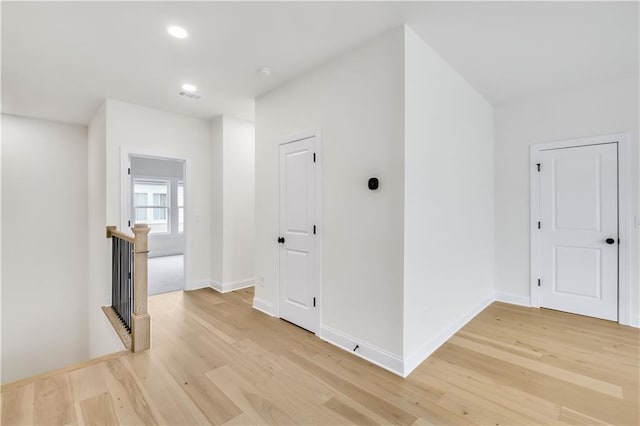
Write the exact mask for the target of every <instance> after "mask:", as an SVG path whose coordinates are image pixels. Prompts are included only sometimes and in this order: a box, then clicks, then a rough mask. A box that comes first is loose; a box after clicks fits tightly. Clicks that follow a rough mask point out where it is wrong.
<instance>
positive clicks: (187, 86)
mask: <svg viewBox="0 0 640 426" xmlns="http://www.w3.org/2000/svg"><path fill="white" fill-rule="evenodd" d="M197 89H198V88H197V87H196V86H194V85H193V84H188V83H185V84H183V85H182V90H184V91H185V92H195V91H196V90H197Z"/></svg>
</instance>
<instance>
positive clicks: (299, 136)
mask: <svg viewBox="0 0 640 426" xmlns="http://www.w3.org/2000/svg"><path fill="white" fill-rule="evenodd" d="M313 137H315V138H316V218H317V219H316V221H317V224H316V239H315V241H316V253H317V254H316V261H317V264H316V274H317V276H316V278H317V280H316V286H317V293H318V297H317V299H316V307H317V309H318V328H317V330H318V331H317V333H316V334H317V335H319V334H320V330H321V328H322V234H323V227H322V225H323V220H322V135H321V132H320V129H314V130H305V131H302V132H298V133H294V134H291V135H289V136H287V137H285V138H283V139H282V141H281V142H280V143H279V144H278V149H277V150H276V152H275V155H276V164H278V173H276V181H277V186H276V187H277V188H280V146H281V145H285V144H288V143H291V142H297V141H301V140H304V139H309V138H313ZM279 209H280V192H279V190H278V214H276V215H275V220H276V223H275V229H277V230H278V232H280V211H279ZM277 237H278V236H277V235H276V236H274V239H273V241H274V250H277V251H278V256H277V259H278V261H277V262H276V285H275V286H274V287H275V298H274V300H275V303H274V309H273V311H274V312H273V314H274V315H275V316H276V317H277V318H280V248H279V247H278V246H279V244H275V241H276V238H277Z"/></svg>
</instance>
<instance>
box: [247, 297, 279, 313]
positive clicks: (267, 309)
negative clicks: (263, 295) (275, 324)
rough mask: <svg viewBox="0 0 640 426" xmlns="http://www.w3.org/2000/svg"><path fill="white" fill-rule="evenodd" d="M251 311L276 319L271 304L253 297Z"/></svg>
mask: <svg viewBox="0 0 640 426" xmlns="http://www.w3.org/2000/svg"><path fill="white" fill-rule="evenodd" d="M253 309H256V310H258V311H260V312H263V313H265V314H267V315H269V316H272V317H277V315H276V314H275V310H274V309H273V304H271V303H269V302H267V301H265V300H262V299H259V298H257V297H255V296H254V297H253Z"/></svg>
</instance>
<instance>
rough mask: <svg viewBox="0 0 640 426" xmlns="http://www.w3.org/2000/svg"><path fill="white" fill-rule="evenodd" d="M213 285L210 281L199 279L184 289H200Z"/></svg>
mask: <svg viewBox="0 0 640 426" xmlns="http://www.w3.org/2000/svg"><path fill="white" fill-rule="evenodd" d="M206 287H211V282H210V281H197V282H195V283H191V284H189V285H188V286H185V288H184V291H191V290H200V289H201V288H206Z"/></svg>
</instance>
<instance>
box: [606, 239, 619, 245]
mask: <svg viewBox="0 0 640 426" xmlns="http://www.w3.org/2000/svg"><path fill="white" fill-rule="evenodd" d="M604 242H605V243H607V244H613V243H615V242H616V240H614V239H613V238H607V239H606V240H604Z"/></svg>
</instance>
